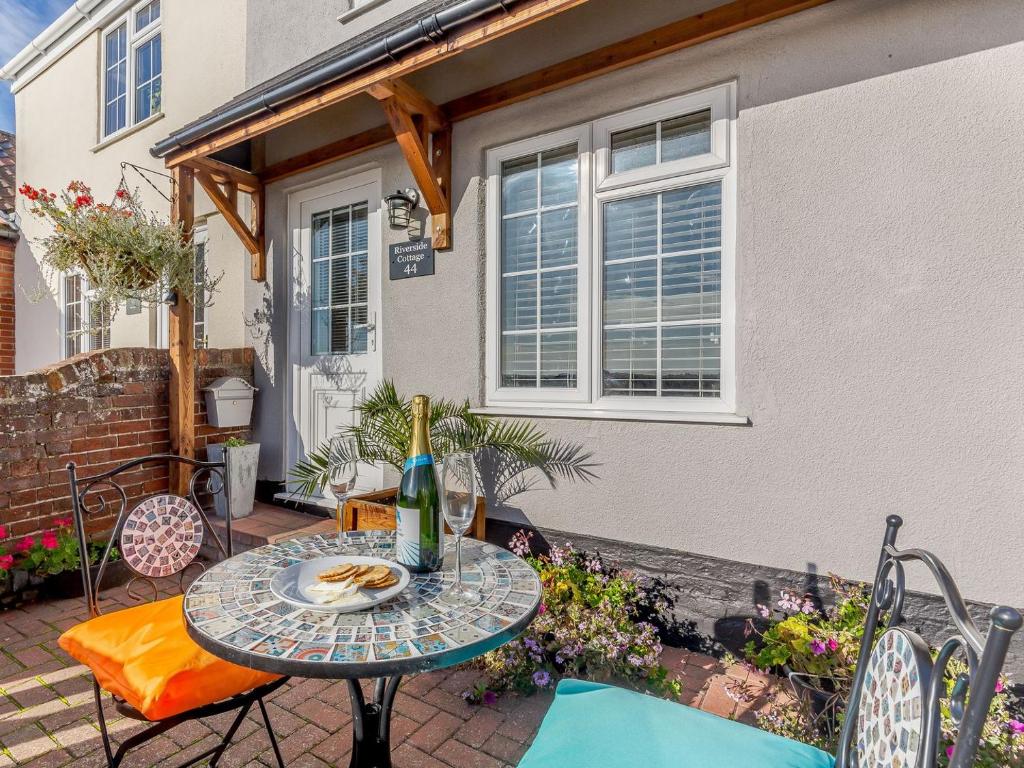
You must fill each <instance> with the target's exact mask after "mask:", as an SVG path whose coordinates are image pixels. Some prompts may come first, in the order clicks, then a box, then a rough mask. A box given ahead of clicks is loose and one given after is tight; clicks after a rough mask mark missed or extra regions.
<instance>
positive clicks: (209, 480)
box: [68, 454, 232, 616]
mask: <svg viewBox="0 0 1024 768" xmlns="http://www.w3.org/2000/svg"><path fill="white" fill-rule="evenodd" d="M150 464H166V465H167V466H168V469H170V468H172V467H175V466H176V467H177V469H178V471H179V472H187V473H188V475H189V483H188V496H187V497H183V496H177V495H175V494H171V493H165V492H158V493H156V494H154V495H152V496H149V497H147V498H145V499H143V500H142V501H140V502H139V503H137V504H135V505H134V506H129V501H128V499H129V495H137V493H135V492H134V489H133V491H132V492H131V493H129V491H128V490H126V487H131V486H138V484H139V483H140V482H141V480H140V478H139V476H138V475H137V474H136V475H134V476H133V475H132V473H133V472H134V470H137V469H138V468H140V467H142V466H144V465H150ZM68 481H69V483H70V485H71V507H72V512H73V518H74V523H75V533H76V535H77V537H78V552H79V559H80V567H81V570H82V585H83V587H84V591H85V601H86V604H87V605H88V607H89V613H90V615H92V616H98V615H99V613H100V610H99V594H100V591H101V589H102V585H103V576H104V574H105V573H106V572H107V566H108V565H109V563H110V558H111V553H112V552H113V550H114V547H117V548H118V551H119V554H120V557H121V559H122V560H123V561H124V564H125V566H126V567H127V568H128V569H129V570H130V571H131V573H132V577H131V579H130V580H129V581H128V584H127V589H128V593H129V594H130V595H132V596H133V597H135V598H137V599H141V598H140V597H139V595H138V594H136V593H135V592H134V591H133V586H134V585H135V584H136V582H138V581H140V580H142V581H146V582H148V583H149V584H150V586H151V587H152V589H153V598H154V599H156V597H157V595H158V594H159V588H158V586H157V584H156V582H155V581H154V579H158V578H166V577H173V576H177V577H178V586H179V588H182V587H183V581H182V580H183V578H184V575H185V571H186V569H188V568H189V567H190V566H193V565H197V566H198V567H200V568H202V567H203V566H202V563H201V562H199V561H197V559H196V558H197V557H198V555H199V549H200V546H201V545H202V543H203V539H204V538H205V536H206V535H207V534H209V535H210V536H211V538H212V539H213V542H214V544H215V545H216V547H217V549H218V550H219V551H220V553H221V555H222V556H224V557H230V556H231V554H232V544H231V494H230V493H227V492H226V489H227V488H228V467H227V463H226V461H219V462H217V461H197V460H195V459H188V458H184V457H182V456H173V455H170V454H155V455H152V456H143V457H142V458H138V459H133V460H131V461H128V462H125V463H124V464H120V465H118V466H116V467H114V468H113V469H109V470H107V471H106V472H101V473H99V474H97V475H91V476H89V477H79V476H78V471H77V468H76V467H75V464H74V462H72V463H70V464H68ZM221 491H224V496H225V510H226V515H225V520H224V528H225V539H226V540H227V543H226V544H225V542H224V541H222V540H221V537H220V536H219V535H218V534H217V531H216V530H215V529H214V527H213V526H212V525H211V524H210V519H209V517H208V516H207V513H206V510H205V509H204V508H203V504H202V503H201V502H200V498H199V494H200V493H208V494H216V493H218V492H221ZM97 517H104V518H108V517H113V518H114V526H113V528H112V530H111V532H110V541H109V542H107V545H106V547H105V548H104V550H103V554H102V555H101V556H100V559H99V561H98V562H97V563H95V564H91V563H90V562H89V560H90V556H89V547H88V536H87V534H86V527H87V520H88V519H89V518H97ZM94 569H95V571H96V572H95V578H94V577H93V570H94Z"/></svg>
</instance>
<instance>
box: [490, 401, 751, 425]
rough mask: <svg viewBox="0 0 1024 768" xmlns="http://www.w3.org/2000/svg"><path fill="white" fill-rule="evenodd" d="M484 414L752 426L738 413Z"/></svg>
mask: <svg viewBox="0 0 1024 768" xmlns="http://www.w3.org/2000/svg"><path fill="white" fill-rule="evenodd" d="M472 412H473V413H478V414H480V415H481V416H523V417H528V418H534V419H588V420H595V421H662V422H675V423H679V424H720V425H730V426H750V419H748V418H747V417H746V416H740V415H738V414H735V413H719V412H701V411H629V410H608V409H603V410H602V409H595V408H566V407H563V406H535V405H487V406H483V407H481V408H473V409H472Z"/></svg>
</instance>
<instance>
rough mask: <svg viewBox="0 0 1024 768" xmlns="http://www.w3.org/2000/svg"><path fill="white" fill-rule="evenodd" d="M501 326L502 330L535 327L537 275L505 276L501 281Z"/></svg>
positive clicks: (519, 329)
mask: <svg viewBox="0 0 1024 768" xmlns="http://www.w3.org/2000/svg"><path fill="white" fill-rule="evenodd" d="M501 294H502V296H501V309H502V312H501V315H502V319H501V328H502V330H504V331H522V330H531V329H533V328H536V327H537V275H536V274H529V275H518V276H516V277H506V278H505V279H504V280H502V281H501Z"/></svg>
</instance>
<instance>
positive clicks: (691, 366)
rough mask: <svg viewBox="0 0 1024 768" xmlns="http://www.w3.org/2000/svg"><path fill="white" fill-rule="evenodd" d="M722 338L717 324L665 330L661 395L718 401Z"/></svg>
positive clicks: (662, 343) (662, 340)
mask: <svg viewBox="0 0 1024 768" xmlns="http://www.w3.org/2000/svg"><path fill="white" fill-rule="evenodd" d="M720 359H721V337H720V333H719V326H718V323H714V324H708V325H684V326H677V327H675V328H665V329H663V330H662V337H661V388H662V394H663V395H666V396H673V397H718V396H719V395H720V394H721V382H720V378H721V376H720V367H721V365H720Z"/></svg>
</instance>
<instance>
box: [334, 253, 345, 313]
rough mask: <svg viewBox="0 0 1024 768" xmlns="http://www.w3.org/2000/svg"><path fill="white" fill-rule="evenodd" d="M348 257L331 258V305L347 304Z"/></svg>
mask: <svg viewBox="0 0 1024 768" xmlns="http://www.w3.org/2000/svg"><path fill="white" fill-rule="evenodd" d="M348 279H349V274H348V257H347V256H339V257H335V258H333V259H331V305H332V306H338V305H339V304H348V301H349V299H348Z"/></svg>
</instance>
